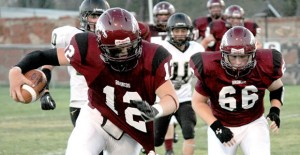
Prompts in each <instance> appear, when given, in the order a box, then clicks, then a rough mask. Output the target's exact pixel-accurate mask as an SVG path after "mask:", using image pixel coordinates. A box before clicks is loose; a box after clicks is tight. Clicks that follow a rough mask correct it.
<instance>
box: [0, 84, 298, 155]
mask: <svg viewBox="0 0 300 155" xmlns="http://www.w3.org/2000/svg"><path fill="white" fill-rule="evenodd" d="M8 89H9V88H8V87H3V86H1V88H0V99H1V103H0V105H1V106H0V155H29V154H30V155H63V154H64V152H65V148H66V145H67V140H68V137H69V135H70V133H71V131H72V128H73V127H72V124H71V121H70V118H69V113H68V111H69V109H68V106H69V89H68V88H55V89H54V88H53V89H52V94H53V96H54V98H55V100H56V103H57V107H56V109H55V110H51V111H43V110H41V108H40V103H39V101H37V102H35V103H31V104H27V105H24V104H21V103H16V102H14V101H13V100H12V99H11V98H10V97H9V90H8ZM299 92H300V87H299V86H286V91H285V102H284V106H283V108H282V110H281V122H282V123H281V129H280V133H279V134H278V135H275V134H271V147H272V155H299V154H300V150H299V148H300V95H299ZM266 96H268V94H266ZM265 105H266V109H267V110H266V111H267V112H268V109H269V108H268V107H269V102H268V99H267V98H266V100H265ZM206 128H207V126H206V125H205V124H204V123H203V121H202V120H201V119H199V118H198V123H197V126H196V151H195V155H205V154H207V143H206V141H207V136H206ZM176 131H177V133H178V134H179V142H178V143H175V144H174V149H175V153H176V154H177V155H179V154H181V147H182V139H183V137H182V134H181V131H180V128H179V127H177V128H176ZM157 152H158V153H159V154H160V155H163V154H164V147H163V146H162V147H159V148H157ZM238 154H239V155H240V154H242V153H241V151H239V152H238Z"/></svg>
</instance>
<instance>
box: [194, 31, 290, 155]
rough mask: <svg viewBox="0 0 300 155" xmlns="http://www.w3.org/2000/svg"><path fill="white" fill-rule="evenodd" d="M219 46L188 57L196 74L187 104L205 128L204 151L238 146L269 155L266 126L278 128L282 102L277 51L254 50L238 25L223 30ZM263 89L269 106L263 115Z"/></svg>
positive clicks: (225, 154) (225, 153)
mask: <svg viewBox="0 0 300 155" xmlns="http://www.w3.org/2000/svg"><path fill="white" fill-rule="evenodd" d="M220 50H221V52H204V53H198V54H195V55H193V56H192V59H191V61H190V65H191V66H192V68H193V69H194V72H195V75H196V76H197V78H198V81H197V84H196V85H195V90H194V93H193V97H192V105H193V109H194V110H195V112H196V113H197V115H199V116H200V117H201V118H202V119H203V121H204V122H205V123H206V124H207V125H208V126H209V127H208V129H207V134H208V135H207V137H208V154H209V155H216V154H217V155H235V154H236V151H237V148H238V147H239V146H240V147H241V150H242V151H243V153H244V154H255V155H270V152H271V151H270V133H269V130H270V129H271V130H272V132H275V133H277V132H278V131H279V127H280V117H279V114H280V108H281V106H282V104H283V94H284V92H283V90H284V88H283V83H282V81H281V77H282V75H283V73H284V70H285V67H284V60H283V58H282V55H281V53H280V52H279V51H277V50H274V49H257V47H256V40H255V38H254V36H253V34H252V33H251V31H249V30H248V29H246V28H245V27H242V26H235V27H233V28H231V29H229V30H228V31H227V32H226V33H225V34H224V36H223V38H222V41H221V46H220ZM266 89H267V90H268V91H270V103H271V108H270V111H269V114H268V115H267V116H266V117H265V116H264V95H265V90H266ZM208 100H210V103H209V104H208V103H207V101H208ZM267 119H269V120H271V124H270V129H269V127H268V122H267Z"/></svg>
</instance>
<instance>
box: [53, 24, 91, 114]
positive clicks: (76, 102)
mask: <svg viewBox="0 0 300 155" xmlns="http://www.w3.org/2000/svg"><path fill="white" fill-rule="evenodd" d="M82 32H83V31H82V30H81V29H78V28H76V27H73V26H62V27H58V28H56V29H54V30H53V31H52V39H51V43H52V45H53V46H54V47H56V48H65V47H67V46H68V45H69V43H70V41H71V39H72V37H73V36H74V35H75V34H77V33H82ZM68 73H69V75H70V92H71V93H70V107H75V108H81V106H82V105H84V104H86V103H87V101H88V96H87V91H88V86H87V84H86V81H85V78H84V77H83V76H82V75H80V74H79V73H78V72H77V71H76V70H75V69H74V68H73V67H72V66H68Z"/></svg>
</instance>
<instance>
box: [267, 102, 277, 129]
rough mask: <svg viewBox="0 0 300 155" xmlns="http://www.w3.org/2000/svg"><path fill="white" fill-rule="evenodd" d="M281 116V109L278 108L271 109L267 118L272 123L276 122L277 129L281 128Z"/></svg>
mask: <svg viewBox="0 0 300 155" xmlns="http://www.w3.org/2000/svg"><path fill="white" fill-rule="evenodd" d="M279 114H280V109H279V108H277V107H271V108H270V112H269V114H268V115H267V118H269V119H270V120H271V121H274V122H275V123H276V125H277V127H278V128H279V127H280V118H279Z"/></svg>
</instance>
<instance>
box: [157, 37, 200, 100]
mask: <svg viewBox="0 0 300 155" xmlns="http://www.w3.org/2000/svg"><path fill="white" fill-rule="evenodd" d="M161 45H162V46H163V47H164V48H166V49H167V50H168V51H169V52H170V53H171V54H172V60H171V62H172V78H171V80H172V83H173V85H174V87H175V89H176V83H177V84H179V83H180V84H179V86H181V87H180V88H177V89H176V93H177V96H178V99H179V102H180V103H182V102H186V101H191V98H192V84H191V82H192V76H193V71H192V69H191V68H190V67H189V61H190V58H191V56H192V55H193V54H195V53H197V52H204V51H205V49H204V48H203V46H202V45H201V44H199V43H197V42H195V41H189V47H188V49H186V50H185V51H184V52H181V51H180V50H178V48H176V47H175V46H174V45H172V44H171V43H169V42H168V41H162V42H161Z"/></svg>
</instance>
